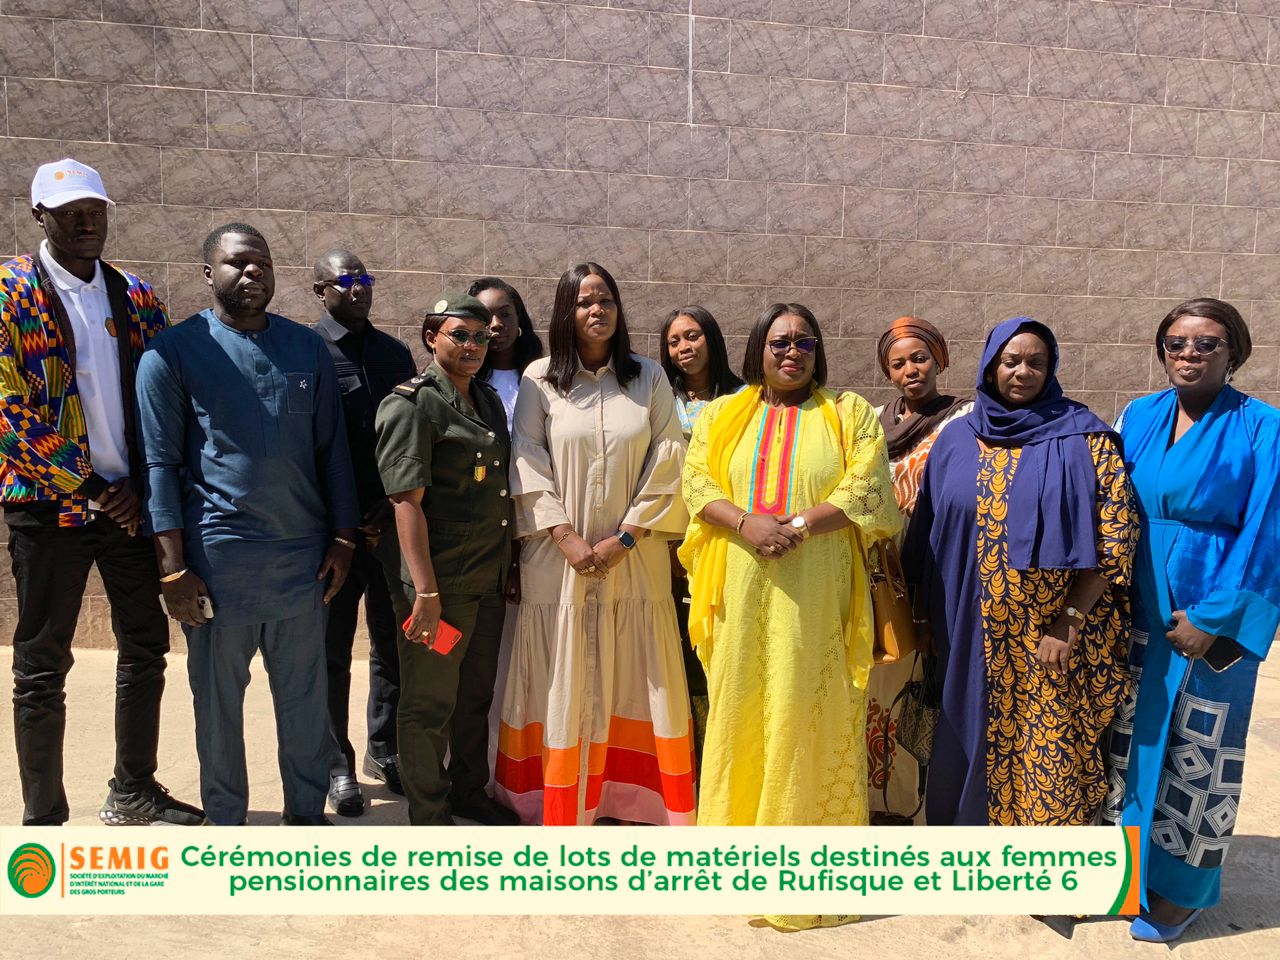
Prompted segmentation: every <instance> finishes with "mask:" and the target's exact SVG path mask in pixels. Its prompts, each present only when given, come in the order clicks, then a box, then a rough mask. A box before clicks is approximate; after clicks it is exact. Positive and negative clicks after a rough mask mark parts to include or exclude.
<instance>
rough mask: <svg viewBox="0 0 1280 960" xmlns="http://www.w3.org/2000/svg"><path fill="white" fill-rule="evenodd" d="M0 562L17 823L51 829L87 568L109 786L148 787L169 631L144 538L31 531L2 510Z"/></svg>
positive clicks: (27, 518)
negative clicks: (104, 681) (96, 610)
mask: <svg viewBox="0 0 1280 960" xmlns="http://www.w3.org/2000/svg"><path fill="white" fill-rule="evenodd" d="M5 521H6V523H7V524H8V527H9V556H10V557H11V558H12V559H13V579H14V581H15V583H16V584H17V590H18V626H17V629H16V630H14V634H13V729H14V735H15V739H16V740H17V747H18V773H19V776H20V777H21V779H22V800H23V804H24V807H25V809H24V810H23V815H22V822H23V824H27V825H33V824H60V823H65V822H66V820H67V817H68V815H69V810H68V808H67V795H66V792H65V791H64V790H63V785H62V740H63V735H64V733H65V731H66V725H67V705H66V700H67V697H66V693H65V690H64V688H65V685H66V678H67V673H68V671H70V670H71V664H72V663H73V662H74V657H73V656H72V654H71V641H72V638H73V637H74V636H75V632H76V621H77V620H78V619H79V617H80V606H81V601H82V600H83V599H84V588H85V582H86V581H87V580H88V577H89V568H90V567H91V566H92V565H93V564H95V563H96V564H97V565H98V573H99V574H100V575H101V577H102V585H103V586H104V587H105V588H106V591H107V600H108V602H109V603H110V605H111V628H112V631H113V632H114V633H115V637H116V651H117V656H116V709H115V726H116V764H115V783H116V786H117V787H118V788H119V789H121V790H123V791H126V792H129V791H133V790H136V789H138V788H139V787H142V786H144V785H146V784H148V783H150V782H151V780H152V779H153V778H154V776H155V772H156V747H157V744H158V742H159V739H160V696H161V694H162V693H163V692H164V667H165V660H164V658H165V654H166V653H168V652H169V623H168V618H167V617H166V616H165V614H164V611H163V610H161V608H160V585H159V571H158V567H157V565H156V556H155V550H154V548H153V547H152V544H151V539H150V538H149V537H141V536H139V537H130V536H129V535H128V534H126V533H125V532H124V530H122V529H121V528H120V527H118V526H117V525H116V524H115V523H114V522H113V521H111V520H109V519H107V518H106V517H101V518H99V519H97V520H93V521H92V522H90V523H89V524H87V525H86V526H84V527H62V528H60V527H57V526H55V525H53V524H52V523H47V522H37V521H36V520H35V514H34V512H27V511H18V510H12V509H10V510H6V511H5Z"/></svg>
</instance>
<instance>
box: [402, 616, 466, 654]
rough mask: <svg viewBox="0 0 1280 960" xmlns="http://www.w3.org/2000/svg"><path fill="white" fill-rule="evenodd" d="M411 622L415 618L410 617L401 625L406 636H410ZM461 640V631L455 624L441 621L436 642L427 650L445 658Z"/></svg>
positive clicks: (437, 628)
mask: <svg viewBox="0 0 1280 960" xmlns="http://www.w3.org/2000/svg"><path fill="white" fill-rule="evenodd" d="M411 620H413V617H410V618H409V619H408V620H406V621H405V622H404V623H402V624H400V629H401V630H403V631H405V635H406V636H408V631H409V622H410V621H411ZM461 639H462V631H461V630H459V629H458V628H457V627H455V626H453V624H450V623H445V622H444V621H443V620H441V621H440V622H439V624H437V626H436V642H435V643H433V644H431V645H430V646H429V647H428V648H427V649H428V650H433V651H435V652H436V653H438V654H440V656H442V657H443V656H444V655H445V654H446V653H448V652H449V651H450V650H452V649H453V648H454V647H455V646H456V645H457V643H458V641H459V640H461Z"/></svg>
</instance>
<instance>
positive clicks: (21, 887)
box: [9, 843, 54, 897]
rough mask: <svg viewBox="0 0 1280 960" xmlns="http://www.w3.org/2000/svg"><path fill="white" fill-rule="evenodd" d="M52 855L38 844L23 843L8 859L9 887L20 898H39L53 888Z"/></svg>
mask: <svg viewBox="0 0 1280 960" xmlns="http://www.w3.org/2000/svg"><path fill="white" fill-rule="evenodd" d="M53 874H54V868H53V854H51V853H50V852H49V851H48V850H46V849H45V848H44V847H42V846H40V844H38V843H24V844H23V845H22V846H20V847H18V848H17V849H16V850H14V851H13V856H11V857H10V858H9V886H11V887H13V889H14V890H15V891H16V892H17V893H18V894H19V895H21V896H24V897H39V896H42V895H44V894H45V893H47V892H48V890H49V888H50V887H52V886H53Z"/></svg>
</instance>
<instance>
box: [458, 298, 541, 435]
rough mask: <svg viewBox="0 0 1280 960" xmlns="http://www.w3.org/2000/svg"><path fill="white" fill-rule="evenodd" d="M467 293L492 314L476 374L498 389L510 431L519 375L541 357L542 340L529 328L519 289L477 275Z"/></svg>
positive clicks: (530, 324)
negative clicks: (485, 351) (487, 342)
mask: <svg viewBox="0 0 1280 960" xmlns="http://www.w3.org/2000/svg"><path fill="white" fill-rule="evenodd" d="M467 293H468V294H469V295H470V296H473V297H475V298H476V299H477V300H479V301H480V302H481V303H483V304H484V305H485V306H486V307H488V308H489V312H490V313H491V314H493V321H492V322H491V323H490V324H489V335H490V336H491V337H492V339H491V340H490V341H489V352H488V354H487V355H486V356H485V358H484V365H483V366H482V367H481V368H480V372H479V373H478V374H476V376H477V377H479V378H480V379H481V380H483V381H484V382H485V383H487V384H489V386H491V387H493V389H495V390H497V391H498V396H499V397H500V398H502V409H503V410H505V411H506V413H507V429H508V430H510V429H511V420H512V417H513V416H514V415H515V409H516V393H517V392H519V390H520V378H521V377H522V376H524V371H525V367H527V366H529V364H531V363H533V361H535V360H537V359H538V358H539V357H541V356H542V340H541V338H539V337H538V334H537V332H536V331H535V330H534V329H533V321H532V320H530V319H529V311H528V310H526V309H525V305H524V298H523V297H521V296H520V291H518V290H517V289H516V288H515V287H513V286H512V285H511V284H509V283H507V281H505V280H503V279H502V278H500V277H481V278H480V279H479V280H474V281H472V283H471V286H469V287H467Z"/></svg>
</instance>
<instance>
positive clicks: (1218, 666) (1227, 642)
mask: <svg viewBox="0 0 1280 960" xmlns="http://www.w3.org/2000/svg"><path fill="white" fill-rule="evenodd" d="M1201 659H1202V660H1204V662H1205V665H1206V666H1208V668H1209V669H1210V670H1212V671H1213V672H1214V673H1222V671H1223V670H1226V669H1227V668H1228V667H1233V666H1235V665H1236V664H1237V663H1239V662H1240V661H1241V660H1242V659H1244V650H1243V648H1241V646H1240V644H1238V643H1236V642H1235V641H1234V640H1232V639H1231V638H1230V637H1218V638H1217V639H1216V640H1214V641H1213V644H1212V645H1211V646H1210V647H1209V649H1208V650H1206V651H1205V652H1204V656H1203V657H1202V658H1201Z"/></svg>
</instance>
